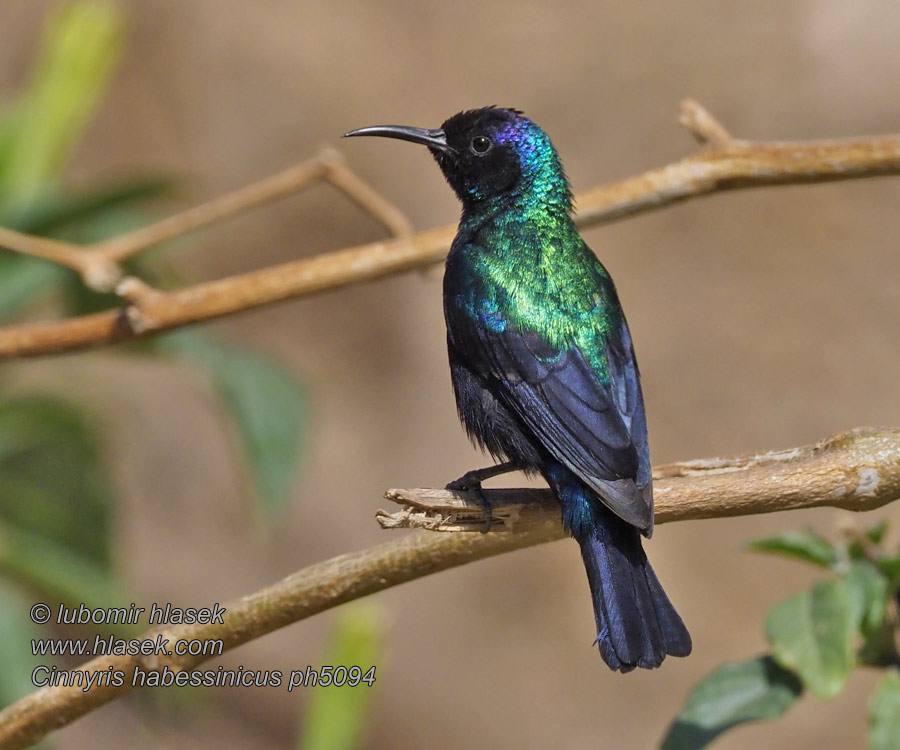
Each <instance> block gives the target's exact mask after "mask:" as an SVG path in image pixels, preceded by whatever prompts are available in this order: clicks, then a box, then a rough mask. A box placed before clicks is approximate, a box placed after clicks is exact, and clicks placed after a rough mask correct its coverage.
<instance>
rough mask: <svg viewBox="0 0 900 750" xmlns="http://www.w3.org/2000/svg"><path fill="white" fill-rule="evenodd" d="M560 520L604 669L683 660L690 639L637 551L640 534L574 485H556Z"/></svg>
mask: <svg viewBox="0 0 900 750" xmlns="http://www.w3.org/2000/svg"><path fill="white" fill-rule="evenodd" d="M554 489H556V490H557V494H558V497H559V500H560V504H561V505H562V509H563V520H564V523H565V524H566V527H567V528H568V529H569V531H570V533H571V534H572V535H573V536H574V537H575V539H576V540H577V541H578V543H579V545H580V546H581V556H582V559H583V560H584V567H585V570H586V571H587V576H588V583H589V584H590V588H591V598H592V600H593V604H594V615H595V617H596V620H597V640H596V643H597V645H598V646H599V648H600V654H601V656H602V657H603V660H604V661H605V662H606V663H607V664H608V665H609V667H610V669H614V670H618V671H620V672H630V671H631V670H632V669H634V668H635V667H641V668H643V669H653V668H655V667H658V666H659V665H660V664H662V662H663V660H664V659H665V658H666V655H671V656H687V655H688V654H689V653H690V652H691V637H690V635H689V634H688V631H687V628H686V627H685V626H684V623H683V622H682V620H681V617H679V616H678V613H677V612H676V611H675V608H674V607H673V606H672V603H671V602H670V601H669V598H668V597H667V596H666V593H665V591H663V588H662V586H661V585H660V583H659V579H658V578H657V577H656V574H655V573H654V572H653V568H651V567H650V562H649V561H648V560H647V556H646V555H645V554H644V550H643V548H642V546H641V537H640V532H639V531H638V529H636V528H635V527H634V526H632V525H631V524H629V523H627V522H625V521H623V520H622V519H621V518H619V517H618V516H616V515H615V514H614V513H612V511H610V510H608V509H607V508H605V507H603V505H602V504H601V503H600V501H599V499H598V498H596V497H593V495H592V493H591V491H590V490H589V489H588V488H587V487H585V486H584V485H583V484H581V483H580V482H573V483H568V482H567V483H565V484H561V485H560V484H556V486H555V487H554Z"/></svg>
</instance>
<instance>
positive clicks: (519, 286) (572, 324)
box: [346, 107, 691, 672]
mask: <svg viewBox="0 0 900 750" xmlns="http://www.w3.org/2000/svg"><path fill="white" fill-rule="evenodd" d="M346 135H347V136H362V135H373V136H385V137H388V138H399V139H401V140H405V141H412V142H413V143H421V144H424V145H425V146H427V147H428V149H429V150H430V151H431V153H432V155H433V156H434V158H435V159H436V160H437V163H438V165H439V166H440V168H441V171H442V172H443V173H444V176H445V177H446V178H447V181H448V182H449V183H450V186H451V187H452V188H453V190H454V191H455V192H456V195H457V196H458V197H459V199H460V201H462V218H461V220H460V224H459V230H458V232H457V235H456V238H455V239H454V241H453V245H452V247H451V248H450V254H449V256H448V257H447V266H446V271H445V274H444V316H445V319H446V322H447V345H448V348H449V353H450V370H451V375H452V380H453V388H454V391H455V394H456V404H457V408H458V410H459V416H460V419H461V420H462V422H463V424H464V426H465V428H466V430H467V432H468V433H469V436H470V437H471V438H472V439H473V440H474V442H476V443H477V444H478V445H480V446H481V447H482V448H484V449H486V450H487V451H488V452H490V454H491V455H492V456H493V457H494V458H495V459H502V460H504V463H501V464H498V465H497V466H492V467H489V468H486V469H478V470H475V471H471V472H469V473H468V474H466V475H465V476H463V477H461V478H460V479H458V480H456V481H455V482H451V483H450V484H449V485H448V488H451V489H458V490H463V489H466V490H473V491H478V492H480V489H481V482H482V481H483V480H484V479H487V478H488V477H492V476H496V475H498V474H502V473H505V472H507V471H514V470H522V471H525V472H526V473H538V474H541V475H543V477H544V478H545V479H546V481H547V483H548V484H549V485H550V488H551V490H552V491H553V493H554V495H555V496H556V498H557V499H558V500H559V504H560V506H561V508H562V521H563V524H564V526H565V528H566V530H567V531H568V532H569V533H570V534H571V535H572V536H573V537H574V538H575V539H576V540H577V541H578V543H579V545H580V546H581V555H582V558H583V559H584V566H585V568H586V569H587V576H588V583H589V584H590V588H591V597H592V599H593V605H594V613H595V616H596V620H597V629H598V634H597V640H596V643H597V644H598V645H599V648H600V653H601V655H602V657H603V659H604V661H605V662H606V663H607V664H608V665H609V667H610V668H611V669H613V670H619V671H622V672H628V671H630V670H632V669H634V668H635V667H643V668H646V669H650V668H653V667H658V666H659V665H660V664H661V663H662V661H663V659H665V657H666V654H671V655H672V656H687V655H688V654H689V653H690V651H691V638H690V636H689V635H688V632H687V629H686V628H685V626H684V623H683V622H682V621H681V618H680V617H679V616H678V613H677V612H676V611H675V609H674V607H673V606H672V604H671V603H670V602H669V599H668V597H667V596H666V594H665V592H664V591H663V589H662V586H660V583H659V581H658V580H657V578H656V574H655V573H654V572H653V569H652V568H651V567H650V563H649V562H648V561H647V557H646V555H645V554H644V551H643V548H642V547H641V539H640V535H641V534H644V536H647V537H649V536H650V534H651V532H652V530H653V489H652V485H651V475H650V454H649V449H648V445H647V422H646V418H645V415H644V401H643V395H642V393H641V382H640V375H639V373H638V367H637V363H636V362H635V358H634V350H633V348H632V344H631V336H630V334H629V331H628V325H627V323H626V322H625V316H624V314H623V312H622V307H621V305H620V303H619V298H618V295H617V294H616V288H615V286H614V285H613V282H612V279H611V278H610V276H609V273H608V272H607V271H606V269H605V268H604V267H603V265H602V264H601V263H600V261H599V260H598V259H597V257H596V256H595V255H594V254H593V253H592V252H591V250H590V248H588V246H587V245H586V244H585V243H584V241H583V240H582V239H581V236H580V235H579V233H578V230H577V229H576V227H575V224H574V222H573V221H572V216H571V213H572V193H571V190H570V187H569V183H568V180H567V178H566V175H565V173H564V171H563V168H562V164H561V163H560V160H559V156H558V154H557V152H556V150H555V149H554V147H553V145H552V144H551V142H550V139H549V138H548V137H547V135H546V133H544V131H543V130H541V128H539V127H538V126H537V125H536V124H535V123H533V122H532V121H531V120H529V119H528V118H526V117H525V116H524V115H523V114H522V113H521V112H519V111H518V110H514V109H501V108H498V107H485V108H483V109H474V110H469V111H466V112H460V113H459V114H456V115H454V116H453V117H451V118H450V119H449V120H447V121H446V122H445V123H444V124H443V125H442V126H441V128H440V129H439V130H425V129H421V128H411V127H406V126H398V125H386V126H376V127H369V128H361V129H359V130H353V131H351V132H349V133H347V134H346Z"/></svg>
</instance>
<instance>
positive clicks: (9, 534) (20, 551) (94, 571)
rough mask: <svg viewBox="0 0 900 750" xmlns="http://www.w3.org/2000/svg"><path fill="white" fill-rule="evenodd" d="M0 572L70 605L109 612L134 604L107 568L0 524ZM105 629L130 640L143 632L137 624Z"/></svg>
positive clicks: (110, 626) (54, 544)
mask: <svg viewBox="0 0 900 750" xmlns="http://www.w3.org/2000/svg"><path fill="white" fill-rule="evenodd" d="M0 570H2V571H3V572H5V573H7V574H9V575H10V576H11V577H13V578H15V579H17V580H19V581H21V582H22V583H23V584H24V585H26V586H27V587H28V588H29V590H31V591H34V592H36V593H39V594H42V595H45V596H47V597H49V598H51V599H53V600H56V601H61V602H65V603H66V604H68V605H71V606H78V605H79V604H84V605H85V606H87V607H90V608H91V609H101V608H102V609H108V608H110V607H127V606H128V605H129V603H131V602H132V601H134V599H133V598H129V597H128V596H126V594H125V592H124V591H122V589H121V588H120V587H119V584H118V582H117V581H116V579H115V578H114V576H113V574H112V573H111V572H110V571H109V570H108V569H107V568H105V567H103V566H101V565H98V564H97V563H96V562H92V561H90V560H87V559H85V558H84V557H83V556H81V555H78V554H75V553H73V552H71V551H70V550H68V549H66V548H65V547H63V546H61V545H59V544H56V543H54V542H50V541H47V539H45V538H44V537H43V536H41V535H40V534H34V533H30V532H27V531H23V530H22V529H17V528H15V527H14V526H11V525H8V524H4V525H0ZM29 606H30V605H29ZM23 611H26V612H27V608H26V609H25V610H23ZM104 628H106V629H107V630H108V631H109V632H112V633H115V634H116V635H117V636H119V637H120V638H133V637H135V636H137V635H138V634H139V633H140V632H142V630H143V627H142V626H141V625H140V624H135V625H128V624H109V625H104Z"/></svg>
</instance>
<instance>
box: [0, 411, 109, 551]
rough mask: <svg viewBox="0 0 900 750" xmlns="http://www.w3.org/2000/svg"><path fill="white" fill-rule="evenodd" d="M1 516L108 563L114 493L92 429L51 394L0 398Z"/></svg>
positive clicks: (12, 524) (28, 530) (22, 527)
mask: <svg viewBox="0 0 900 750" xmlns="http://www.w3.org/2000/svg"><path fill="white" fill-rule="evenodd" d="M0 487H2V492H0V518H3V519H5V520H6V522H7V524H9V525H11V526H13V527H17V528H20V529H22V530H23V531H25V532H29V533H32V534H35V535H38V536H40V537H42V538H44V539H46V540H48V541H50V542H53V543H55V544H58V545H60V546H62V547H63V548H65V549H67V550H69V551H70V552H72V553H73V554H75V555H78V556H81V557H84V558H85V559H87V560H89V561H91V562H93V563H94V564H96V565H99V566H106V565H108V564H109V526H110V519H109V516H110V508H111V490H110V486H109V484H108V480H107V477H106V474H105V472H104V468H103V465H102V462H101V460H100V453H99V446H98V444H97V439H96V436H95V434H94V432H93V430H92V429H91V428H90V427H89V426H88V425H87V423H86V422H85V420H84V418H83V417H82V415H81V413H80V412H79V411H78V410H77V409H75V408H73V407H72V406H70V405H68V404H66V403H64V402H62V401H59V400H57V399H52V398H44V397H38V396H32V397H22V398H15V399H11V398H7V399H5V400H0Z"/></svg>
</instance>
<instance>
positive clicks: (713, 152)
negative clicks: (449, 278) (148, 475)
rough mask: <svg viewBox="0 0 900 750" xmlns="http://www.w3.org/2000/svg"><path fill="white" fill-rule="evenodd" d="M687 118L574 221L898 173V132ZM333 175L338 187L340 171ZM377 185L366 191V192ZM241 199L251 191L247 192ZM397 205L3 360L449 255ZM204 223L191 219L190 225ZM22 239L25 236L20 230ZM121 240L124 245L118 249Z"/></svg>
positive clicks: (56, 256)
mask: <svg viewBox="0 0 900 750" xmlns="http://www.w3.org/2000/svg"><path fill="white" fill-rule="evenodd" d="M681 121H682V124H684V125H685V126H686V127H687V128H688V129H689V130H690V132H691V133H692V134H693V135H694V137H695V138H696V139H697V140H698V141H699V142H700V143H701V144H705V145H704V146H703V148H701V149H700V150H699V151H698V152H697V153H695V154H694V155H692V156H689V157H686V158H685V159H682V160H681V161H678V162H675V163H673V164H669V165H668V166H665V167H662V168H660V169H655V170H652V171H650V172H646V173H645V174H642V175H638V176H636V177H632V178H629V179H626V180H624V181H622V182H618V183H613V184H611V185H607V186H604V187H599V188H595V189H593V190H589V191H587V192H586V193H582V194H580V195H578V196H577V198H576V204H577V206H578V215H577V217H576V221H577V222H578V224H579V225H580V226H582V227H587V226H594V225H597V224H601V223H607V222H611V221H615V220H617V219H622V218H625V217H627V216H633V215H635V214H639V213H643V212H645V211H651V210H655V209H659V208H663V207H665V206H670V205H672V204H674V203H678V202H680V201H684V200H688V199H690V198H695V197H698V196H702V195H708V194H710V193H714V192H720V191H725V190H735V189H741V188H751V187H763V186H770V185H792V184H802V183H810V182H828V181H834V180H850V179H858V178H862V177H875V176H880V175H897V174H900V135H888V136H881V137H871V138H858V139H852V140H828V141H802V142H783V143H777V142H760V143H754V142H750V141H742V140H737V139H735V138H733V137H732V136H731V135H730V134H729V133H728V131H727V130H725V128H724V127H723V126H722V125H721V124H720V123H718V121H716V120H715V118H713V117H712V115H710V114H709V113H708V112H706V110H704V109H703V108H702V107H700V105H698V104H696V103H695V102H692V101H686V102H684V104H683V105H682V116H681ZM347 172H348V171H347ZM344 176H346V174H345V175H344ZM273 179H274V178H273ZM356 179H357V180H358V178H356ZM332 181H333V182H334V183H335V184H336V185H338V186H339V187H340V186H341V185H340V179H337V180H332ZM367 190H368V189H367ZM276 192H277V191H276ZM373 194H374V193H372V192H371V191H370V192H369V198H371V197H372V195H373ZM244 198H245V199H246V198H247V194H246V193H245V194H244ZM250 198H251V199H253V200H250V201H248V203H252V204H253V205H257V204H258V203H259V202H261V201H259V200H256V198H255V197H254V194H253V191H250ZM223 200H224V199H217V201H213V202H212V203H213V204H216V203H218V202H221V201H223ZM355 200H357V202H358V203H360V205H364V206H365V205H366V203H367V201H366V199H365V198H362V199H356V198H355ZM382 202H383V199H382ZM369 204H370V205H371V201H369ZM208 205H212V204H207V207H208ZM382 207H383V206H382ZM220 208H221V206H220ZM392 212H393V218H388V219H387V220H385V221H384V223H385V224H386V225H387V226H389V227H390V228H391V230H392V231H393V232H394V233H395V235H397V236H395V238H394V239H393V240H391V241H386V242H374V243H370V244H366V245H360V246H357V247H353V248H348V249H344V250H338V251H335V252H331V253H326V254H323V255H319V256H316V257H313V258H307V259H303V260H298V261H294V262H292V263H285V264H281V265H278V266H273V267H269V268H266V269H262V270H259V271H253V272H251V273H245V274H240V275H236V276H231V277H228V278H224V279H220V280H218V281H211V282H207V283H203V284H197V285H194V286H191V287H187V288H185V289H181V290H176V291H173V292H163V291H158V290H156V293H155V294H152V295H139V296H137V297H132V298H129V295H128V291H129V289H133V286H132V287H129V286H128V285H126V286H125V287H124V288H123V289H122V290H121V291H122V293H123V296H124V297H126V299H128V302H127V304H126V305H125V306H124V307H123V308H121V309H118V310H110V311H107V312H102V313H97V314H94V315H85V316H82V317H78V318H72V319H70V320H63V321H58V322H52V323H27V324H22V325H15V326H7V327H4V328H0V360H2V359H8V358H12V357H33V356H40V355H46V354H58V353H61V352H68V351H75V350H79V349H85V348H88V347H95V346H102V345H107V344H113V343H116V342H121V341H129V340H133V339H136V338H140V337H143V336H148V335H151V334H154V333H159V332H161V331H166V330H171V329H174V328H179V327H181V326H185V325H189V324H191V323H197V322H199V321H203V320H209V319H212V318H219V317H222V316H225V315H232V314H234V313H238V312H242V311H244V310H251V309H253V308H256V307H260V306H263V305H268V304H272V303H275V302H279V301H282V300H285V299H289V298H298V297H304V296H309V295H312V294H317V293H321V292H324V291H326V290H332V289H339V288H341V287H344V286H347V285H350V284H356V283H360V282H364V281H373V280H375V279H379V278H382V277H385V276H389V275H393V274H398V273H403V272H405V271H409V270H412V269H415V268H421V267H423V266H427V265H430V264H433V263H437V262H440V261H441V260H442V259H443V258H444V256H445V255H446V253H447V250H448V248H449V247H450V242H451V241H452V239H453V235H454V232H455V228H454V227H452V226H446V227H440V228H437V229H431V230H428V231H425V232H421V233H419V234H415V235H411V236H410V235H408V234H407V233H406V231H405V227H407V226H408V225H407V224H405V223H404V222H405V220H404V219H402V218H399V219H398V218H397V217H398V216H400V215H399V213H398V212H396V209H393V208H390V209H389V210H388V216H389V217H390V216H391V215H392ZM226 213H227V212H226ZM210 214H212V215H213V218H221V215H222V214H221V213H220V212H219V213H217V212H215V211H212V212H209V211H207V210H206V209H205V207H203V206H201V207H199V208H197V209H191V211H188V212H186V213H185V214H182V215H181V216H186V215H189V216H195V217H196V216H198V215H199V216H208V215H210ZM382 214H383V215H384V212H382ZM176 218H177V217H176ZM188 223H190V222H188ZM200 223H205V222H200ZM198 225H199V224H198V223H196V222H194V223H190V226H189V227H188V229H193V228H195V227H196V226H198ZM155 226H160V227H162V228H163V229H166V232H163V233H162V234H159V235H155V234H153V233H152V232H151V235H152V239H153V240H154V242H156V241H159V240H160V239H161V238H163V239H164V238H169V237H171V236H174V235H175V234H178V233H179V232H180V228H179V227H180V225H179V224H178V222H177V221H174V219H167V220H164V221H163V222H160V223H159V224H158V225H155ZM141 231H144V230H141ZM185 231H186V230H185ZM4 236H6V237H7V241H9V240H10V236H9V235H8V234H6V235H3V234H2V233H0V244H2V243H3V242H4V240H3V237H4ZM32 239H35V240H37V238H32ZM145 239H146V237H145ZM19 244H20V245H22V243H21V238H20V239H19ZM32 245H33V248H32V249H37V250H41V251H42V252H43V255H42V257H45V258H47V259H49V260H52V261H56V262H63V261H62V256H65V257H72V256H71V253H69V254H67V253H66V252H65V251H61V248H60V247H59V243H51V244H46V242H44V241H40V242H36V243H32ZM145 246H146V243H137V244H133V243H132V244H129V243H128V242H126V241H125V239H124V238H114V239H113V240H110V241H109V247H112V248H117V247H118V248H120V249H119V250H116V251H115V252H111V253H110V255H111V257H113V258H114V259H120V258H121V257H122V255H123V253H125V254H130V253H133V252H137V251H138V250H139V249H141V248H142V247H145ZM122 247H124V248H125V250H121V248H122ZM126 251H127V252H126ZM36 254H40V253H36Z"/></svg>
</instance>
